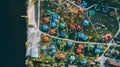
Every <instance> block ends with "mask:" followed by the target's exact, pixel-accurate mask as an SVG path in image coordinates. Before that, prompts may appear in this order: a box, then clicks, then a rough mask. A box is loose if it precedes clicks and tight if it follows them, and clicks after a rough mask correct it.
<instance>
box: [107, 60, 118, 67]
mask: <svg viewBox="0 0 120 67" xmlns="http://www.w3.org/2000/svg"><path fill="white" fill-rule="evenodd" d="M107 61H108V63H109V64H110V65H113V66H116V67H120V62H116V61H112V60H107Z"/></svg>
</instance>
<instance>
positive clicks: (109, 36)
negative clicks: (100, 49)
mask: <svg viewBox="0 0 120 67" xmlns="http://www.w3.org/2000/svg"><path fill="white" fill-rule="evenodd" d="M109 39H112V34H107V35H105V36H104V37H103V40H104V41H107V40H109Z"/></svg>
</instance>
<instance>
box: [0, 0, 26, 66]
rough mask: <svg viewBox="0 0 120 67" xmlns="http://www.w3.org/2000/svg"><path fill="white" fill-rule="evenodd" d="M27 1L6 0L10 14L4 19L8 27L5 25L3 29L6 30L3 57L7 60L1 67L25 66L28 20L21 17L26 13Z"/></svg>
mask: <svg viewBox="0 0 120 67" xmlns="http://www.w3.org/2000/svg"><path fill="white" fill-rule="evenodd" d="M25 2H26V0H9V1H8V2H6V3H7V8H8V10H7V12H8V15H6V16H5V18H6V19H4V24H5V25H6V27H4V26H3V27H4V30H3V31H5V32H6V34H5V35H6V36H5V37H4V36H3V37H4V39H5V40H4V43H3V44H2V45H5V46H4V48H3V50H4V52H3V54H4V55H3V57H5V58H3V60H4V59H5V60H4V61H5V62H3V63H2V64H3V65H4V66H1V65H0V67H25V62H24V61H25V51H26V48H25V45H24V43H25V41H26V38H27V36H26V22H25V18H21V15H26V7H27V5H26V4H25ZM4 5H5V4H4ZM6 39H8V40H6ZM6 44H7V45H6ZM0 45H1V44H0ZM6 48H7V49H6ZM5 49H6V50H5ZM0 55H1V54H0Z"/></svg>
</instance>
